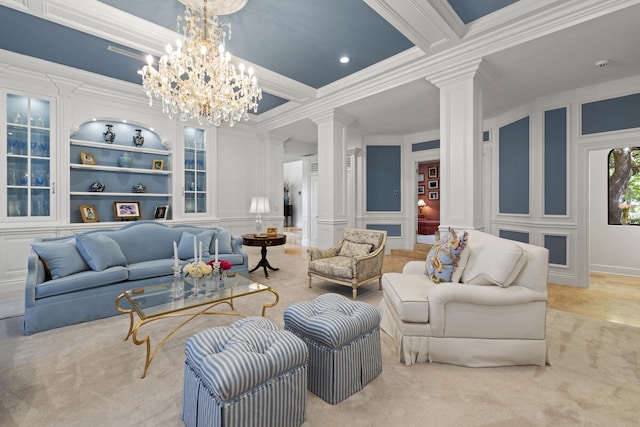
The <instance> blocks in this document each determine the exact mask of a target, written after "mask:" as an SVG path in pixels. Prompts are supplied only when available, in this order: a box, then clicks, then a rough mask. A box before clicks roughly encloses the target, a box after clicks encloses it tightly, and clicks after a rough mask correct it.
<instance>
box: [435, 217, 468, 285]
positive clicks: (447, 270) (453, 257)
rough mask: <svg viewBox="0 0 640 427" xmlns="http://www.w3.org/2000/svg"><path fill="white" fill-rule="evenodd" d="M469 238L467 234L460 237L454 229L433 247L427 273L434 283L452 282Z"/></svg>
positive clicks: (464, 233)
mask: <svg viewBox="0 0 640 427" xmlns="http://www.w3.org/2000/svg"><path fill="white" fill-rule="evenodd" d="M467 238H468V234H467V232H463V233H462V236H458V234H457V233H456V232H455V230H454V229H452V228H449V231H448V232H447V233H444V234H443V235H442V237H441V238H440V240H439V241H438V242H437V243H436V244H435V245H433V246H432V247H431V250H430V251H429V254H428V255H427V260H426V273H427V276H429V278H430V279H431V280H432V281H433V282H434V283H441V282H451V281H452V277H453V273H454V271H455V270H456V269H457V268H458V262H459V261H460V257H461V254H462V250H463V249H464V248H465V246H466V244H467Z"/></svg>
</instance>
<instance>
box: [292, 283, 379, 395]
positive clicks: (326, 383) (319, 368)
mask: <svg viewBox="0 0 640 427" xmlns="http://www.w3.org/2000/svg"><path fill="white" fill-rule="evenodd" d="M284 323H285V329H286V330H288V331H291V332H293V333H294V334H296V335H297V336H299V337H300V338H301V339H302V340H303V341H304V342H305V343H306V344H307V346H308V348H309V379H308V387H309V390H310V391H311V392H312V393H314V394H316V395H317V396H319V397H320V398H322V399H323V400H324V401H326V402H328V403H330V404H336V403H339V402H341V401H343V400H344V399H346V398H347V397H349V396H351V395H352V394H354V393H356V392H357V391H359V390H361V389H362V388H363V387H364V386H365V385H367V384H368V383H369V382H370V381H371V380H373V379H374V378H375V377H377V376H378V375H379V374H380V373H381V372H382V352H381V348H380V327H379V324H380V315H379V313H378V311H377V310H376V309H375V308H374V307H373V306H371V305H369V304H366V303H363V302H358V301H351V300H349V299H347V298H345V297H343V296H341V295H337V294H326V295H322V296H319V297H317V298H315V299H314V300H312V301H306V302H300V303H296V304H292V305H291V306H289V307H288V308H287V309H286V310H285V312H284Z"/></svg>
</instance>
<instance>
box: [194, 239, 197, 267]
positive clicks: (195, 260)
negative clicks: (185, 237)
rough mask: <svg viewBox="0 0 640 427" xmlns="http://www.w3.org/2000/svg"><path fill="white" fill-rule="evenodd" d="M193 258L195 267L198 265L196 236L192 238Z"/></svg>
mask: <svg viewBox="0 0 640 427" xmlns="http://www.w3.org/2000/svg"><path fill="white" fill-rule="evenodd" d="M193 258H194V262H195V263H196V265H198V246H197V243H196V236H193Z"/></svg>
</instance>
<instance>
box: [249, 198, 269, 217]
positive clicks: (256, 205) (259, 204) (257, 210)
mask: <svg viewBox="0 0 640 427" xmlns="http://www.w3.org/2000/svg"><path fill="white" fill-rule="evenodd" d="M249 212H251V213H254V214H262V213H269V212H271V209H270V208H269V198H268V197H266V196H256V197H252V198H251V207H250V208H249Z"/></svg>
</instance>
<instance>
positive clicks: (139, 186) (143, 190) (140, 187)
mask: <svg viewBox="0 0 640 427" xmlns="http://www.w3.org/2000/svg"><path fill="white" fill-rule="evenodd" d="M146 191H147V187H145V186H144V184H142V183H141V182H139V183H137V184H136V185H134V186H133V192H134V193H146Z"/></svg>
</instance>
